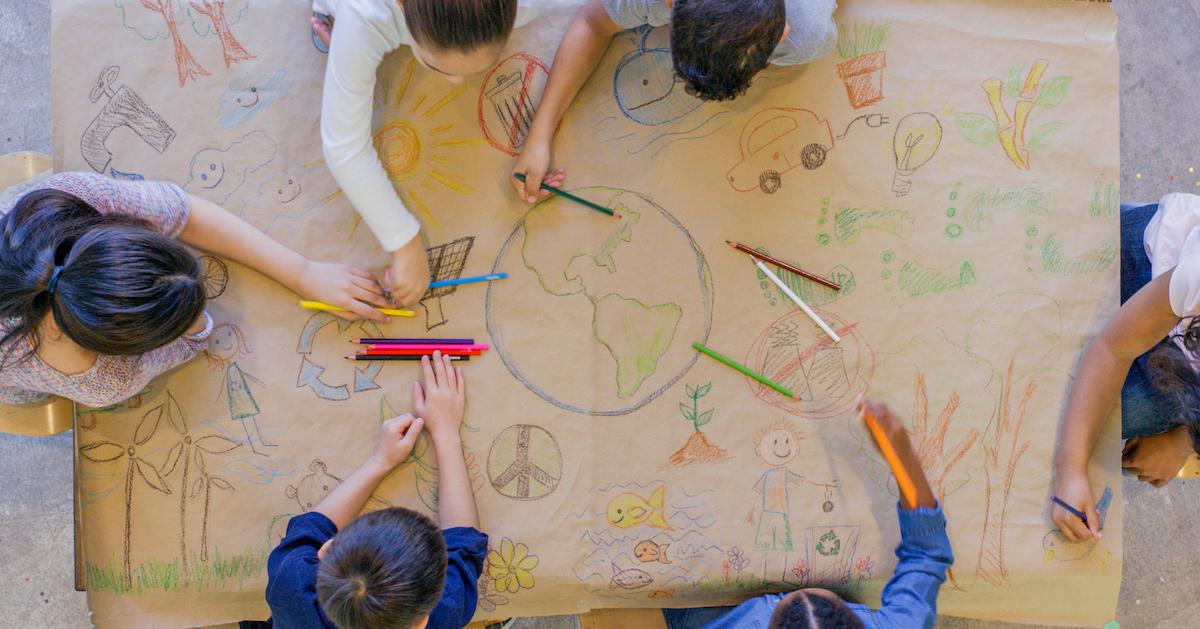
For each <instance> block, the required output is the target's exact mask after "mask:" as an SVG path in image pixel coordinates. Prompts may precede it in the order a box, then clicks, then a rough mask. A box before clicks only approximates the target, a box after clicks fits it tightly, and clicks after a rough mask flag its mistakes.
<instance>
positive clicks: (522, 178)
mask: <svg viewBox="0 0 1200 629" xmlns="http://www.w3.org/2000/svg"><path fill="white" fill-rule="evenodd" d="M513 177H516V178H517V181H520V182H521V183H525V173H513ZM541 188H542V190H549V191H550V192H553V193H554V194H557V195H559V196H561V197H563V198H566V199H570V200H572V201H574V202H576V203H581V204H583V205H586V206H588V207H590V208H592V209H593V210H596V211H597V212H600V213H602V214H607V215H609V216H617V217H618V218H619V215H618V214H617V213H616V212H614V211H612V210H610V209H608V208H606V207H604V206H603V205H599V204H597V203H592V202H591V201H588V200H587V199H584V198H583V197H577V196H575V195H573V194H571V193H570V192H567V191H566V190H563V189H562V188H555V187H554V186H549V185H546V184H544V183H543V184H541Z"/></svg>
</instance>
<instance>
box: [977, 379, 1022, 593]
mask: <svg viewBox="0 0 1200 629" xmlns="http://www.w3.org/2000/svg"><path fill="white" fill-rule="evenodd" d="M1016 360H1017V358H1016V356H1013V357H1012V358H1011V359H1010V360H1009V362H1008V371H1007V372H1006V373H1005V376H1004V383H1003V388H1002V389H1001V392H1000V412H999V415H998V416H997V418H996V421H995V422H994V423H993V424H992V434H991V435H990V436H991V440H990V441H991V442H990V444H989V445H985V446H984V448H983V452H984V457H983V472H984V483H985V484H984V509H985V510H984V517H983V540H982V542H981V544H980V548H979V564H978V565H977V567H976V568H975V575H976V576H978V577H979V578H980V579H983V580H984V581H986V582H988V583H989V584H991V585H1002V584H1004V583H1006V582H1007V581H1008V568H1007V566H1005V565H1004V526H1005V518H1006V516H1007V512H1008V498H1009V494H1010V493H1011V492H1012V483H1013V476H1014V475H1015V474H1016V472H1017V464H1018V463H1019V462H1020V461H1021V457H1022V456H1024V454H1025V452H1026V451H1027V450H1029V446H1030V444H1031V443H1032V441H1031V440H1029V439H1025V440H1024V441H1022V440H1021V428H1022V426H1023V424H1024V422H1025V411H1026V409H1027V407H1028V405H1029V400H1030V398H1032V397H1033V392H1034V391H1035V390H1036V389H1037V383H1036V382H1035V381H1034V380H1033V379H1032V378H1031V379H1029V380H1028V381H1026V383H1025V390H1024V392H1023V393H1022V394H1021V400H1020V402H1019V403H1018V404H1017V408H1016V410H1015V412H1014V410H1013V408H1012V403H1013V399H1012V398H1013V365H1014V364H1015V363H1016Z"/></svg>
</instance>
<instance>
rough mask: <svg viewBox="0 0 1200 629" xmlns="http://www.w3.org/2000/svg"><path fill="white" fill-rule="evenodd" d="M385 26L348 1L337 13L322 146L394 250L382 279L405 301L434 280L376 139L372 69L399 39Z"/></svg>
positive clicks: (374, 229)
mask: <svg viewBox="0 0 1200 629" xmlns="http://www.w3.org/2000/svg"><path fill="white" fill-rule="evenodd" d="M388 1H389V2H391V1H394V0H388ZM347 4H349V3H347ZM379 4H380V6H382V5H383V3H379ZM384 30H387V29H381V28H379V27H378V26H377V25H375V24H372V23H371V21H370V20H369V19H368V18H365V17H364V16H363V15H361V14H360V13H359V12H358V11H356V10H352V9H351V8H350V7H347V10H344V11H340V12H339V13H338V16H337V25H336V27H335V28H334V33H333V35H332V38H331V40H330V44H329V61H328V62H327V63H326V66H325V84H324V86H323V87H322V93H321V148H322V150H323V152H324V156H325V165H326V166H327V167H328V168H329V172H330V173H332V174H333V178H334V179H335V180H337V183H338V186H340V187H341V189H342V192H344V193H345V194H346V198H347V199H349V200H350V203H351V205H353V206H354V209H355V210H357V211H358V213H359V214H360V215H361V216H362V219H363V222H364V223H366V224H367V227H368V228H370V230H371V233H373V234H375V238H377V239H378V240H379V244H380V246H382V247H383V250H384V251H387V252H388V253H390V254H391V256H392V262H391V267H390V274H389V275H388V276H387V279H386V280H385V283H386V284H387V289H388V291H389V292H390V293H391V297H392V299H394V300H395V301H396V303H397V304H399V305H401V306H408V305H412V304H415V303H417V301H418V300H420V298H421V295H423V294H424V293H425V289H426V288H427V287H428V286H429V261H428V257H427V256H426V254H425V245H424V243H423V242H422V239H421V237H420V231H421V223H420V222H418V221H417V219H416V217H415V216H413V215H412V212H409V211H408V208H406V207H405V206H404V202H403V201H401V200H400V196H399V195H398V194H396V188H395V187H393V186H392V182H391V179H389V177H388V174H387V172H386V171H385V170H384V168H383V164H382V163H381V162H380V161H379V155H378V153H377V152H376V150H375V144H374V141H373V140H372V138H371V117H372V115H373V113H374V108H375V75H376V73H377V72H378V70H379V64H380V63H382V62H383V56H384V54H385V53H387V52H389V51H390V50H392V49H394V48H395V47H396V46H397V44H398V42H395V41H390V40H389V39H387V37H385V35H384Z"/></svg>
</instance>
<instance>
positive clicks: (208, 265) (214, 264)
mask: <svg viewBox="0 0 1200 629" xmlns="http://www.w3.org/2000/svg"><path fill="white" fill-rule="evenodd" d="M200 261H201V262H202V263H204V296H205V297H206V298H208V299H216V298H218V297H220V296H221V295H224V294H225V288H226V287H228V286H229V265H228V264H225V261H224V260H222V259H220V258H218V257H216V256H210V255H207V254H206V255H202V256H200Z"/></svg>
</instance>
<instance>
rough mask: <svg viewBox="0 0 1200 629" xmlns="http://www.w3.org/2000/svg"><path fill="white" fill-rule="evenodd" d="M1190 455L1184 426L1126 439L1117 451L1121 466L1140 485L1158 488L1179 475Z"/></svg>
mask: <svg viewBox="0 0 1200 629" xmlns="http://www.w3.org/2000/svg"><path fill="white" fill-rule="evenodd" d="M1191 454H1192V436H1191V434H1190V433H1189V432H1188V429H1187V427H1185V426H1176V427H1175V428H1172V429H1171V430H1168V431H1167V432H1164V433H1161V434H1157V435H1150V436H1148V437H1136V438H1134V439H1130V440H1129V442H1128V443H1126V444H1125V449H1124V451H1122V452H1121V467H1123V468H1125V469H1126V470H1129V471H1130V472H1132V473H1134V474H1136V475H1137V479H1138V480H1140V481H1142V482H1144V483H1150V484H1151V485H1154V486H1155V487H1162V486H1163V485H1166V484H1167V483H1169V482H1171V479H1173V478H1175V476H1176V475H1177V474H1179V470H1180V469H1181V468H1182V467H1183V466H1184V464H1185V463H1187V460H1188V457H1189V456H1191Z"/></svg>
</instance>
